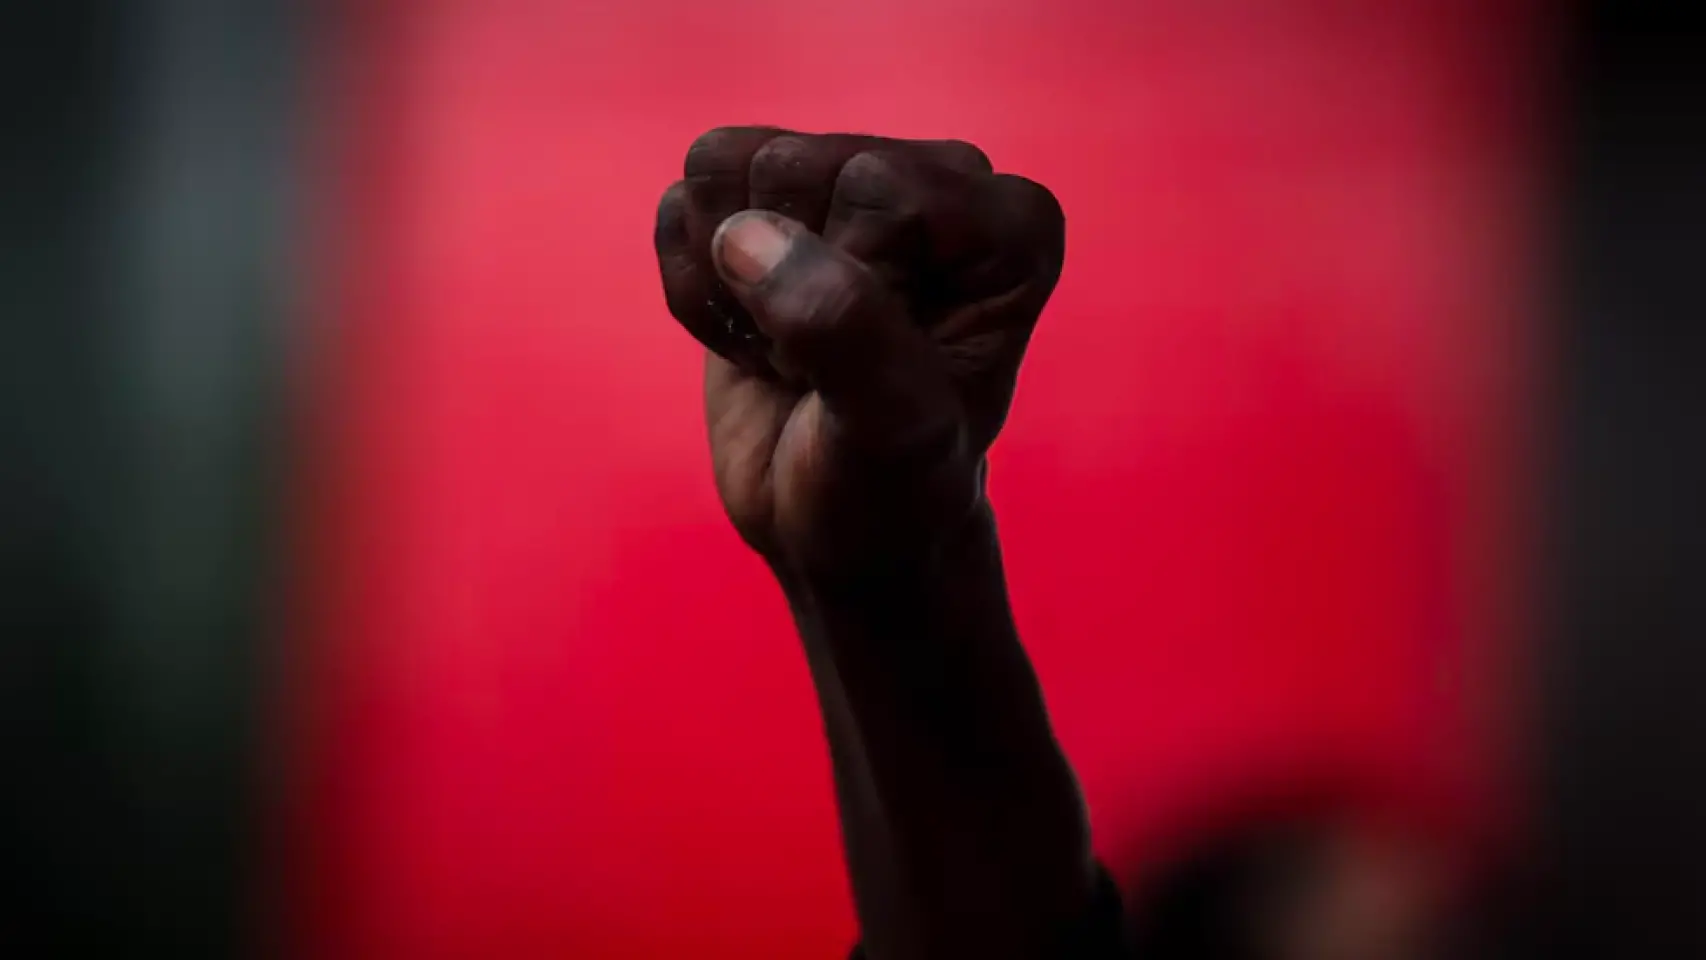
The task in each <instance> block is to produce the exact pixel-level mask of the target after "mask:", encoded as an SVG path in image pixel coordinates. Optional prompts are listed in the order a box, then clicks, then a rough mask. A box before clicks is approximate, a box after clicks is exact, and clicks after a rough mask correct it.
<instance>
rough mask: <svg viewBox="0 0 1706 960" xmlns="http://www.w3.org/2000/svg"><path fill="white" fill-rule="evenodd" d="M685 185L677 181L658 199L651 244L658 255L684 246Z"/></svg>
mask: <svg viewBox="0 0 1706 960" xmlns="http://www.w3.org/2000/svg"><path fill="white" fill-rule="evenodd" d="M687 209H688V198H687V184H686V183H684V182H682V181H677V182H675V183H673V184H671V185H670V187H669V189H667V190H665V191H664V192H663V196H662V197H661V198H659V199H658V209H657V219H656V221H655V224H656V226H655V228H654V229H653V232H652V242H653V244H654V245H655V246H656V247H657V250H658V252H659V253H663V252H665V251H672V250H676V249H679V248H681V247H683V246H685V245H686V244H687V242H688V239H687V238H688V234H687Z"/></svg>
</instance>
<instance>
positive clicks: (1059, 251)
mask: <svg viewBox="0 0 1706 960" xmlns="http://www.w3.org/2000/svg"><path fill="white" fill-rule="evenodd" d="M997 181H998V182H999V184H1000V188H1001V189H1000V193H1001V200H1002V208H1003V212H1004V214H1005V218H1006V219H1007V220H1008V224H1009V229H1010V230H1011V231H1012V232H1013V233H1014V234H1015V239H1016V240H1022V241H1024V242H1025V243H1026V245H1027V246H1029V247H1031V248H1032V249H1033V250H1035V251H1037V252H1038V253H1039V254H1040V255H1043V256H1045V257H1047V258H1049V259H1051V260H1059V259H1060V258H1061V257H1062V256H1064V255H1065V247H1066V212H1065V210H1064V209H1062V207H1061V205H1060V200H1059V199H1058V198H1056V197H1055V195H1054V192H1053V191H1051V190H1049V189H1048V188H1047V187H1045V186H1043V185H1042V184H1040V183H1037V182H1036V181H1034V180H1027V179H1025V178H1024V177H1018V176H1011V175H1004V176H1000V177H997Z"/></svg>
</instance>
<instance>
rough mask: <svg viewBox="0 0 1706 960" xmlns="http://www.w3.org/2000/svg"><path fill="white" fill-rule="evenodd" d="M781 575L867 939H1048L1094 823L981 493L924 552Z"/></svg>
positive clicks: (924, 945) (906, 954) (1011, 945)
mask: <svg viewBox="0 0 1706 960" xmlns="http://www.w3.org/2000/svg"><path fill="white" fill-rule="evenodd" d="M778 576H779V579H780V580H781V582H782V584H783V587H784V589H785V591H786V592H787V594H788V599H789V602H790V605H791V607H792V609H793V611H794V616H795V619H796V622H797V623H798V625H799V630H800V634H801V638H802V640H803V641H804V644H805V649H806V655H807V659H808V662H809V664H810V667H811V672H812V676H813V679H814V682H815V683H816V685H817V690H818V696H819V700H820V703H821V705H822V709H823V715H824V723H825V728H826V732H827V735H828V738H829V743H830V751H831V758H832V764H833V769H834V774H835V783H836V792H837V801H838V804H839V807H840V813H841V822H842V830H843V841H844V844H845V847H846V855H847V861H848V868H849V872H850V874H851V879H852V886H853V892H854V898H855V902H856V905H857V910H858V914H859V919H860V924H861V927H862V934H863V937H864V940H865V947H866V951H867V954H868V955H869V956H870V957H871V958H872V960H901V958H919V957H932V958H933V957H943V956H955V957H958V956H976V957H979V958H982V957H1008V956H1011V957H1015V958H1018V957H1032V956H1048V955H1051V954H1050V952H1049V951H1050V949H1051V944H1052V942H1053V939H1054V938H1055V937H1057V936H1059V935H1061V934H1062V931H1063V930H1065V929H1066V928H1068V927H1070V925H1071V924H1072V923H1073V922H1074V921H1075V920H1076V919H1077V918H1078V916H1079V915H1080V913H1081V912H1082V911H1083V910H1084V908H1085V905H1086V904H1087V902H1088V901H1089V898H1090V891H1091V887H1092V876H1093V873H1092V864H1091V860H1090V854H1089V841H1088V828H1087V825H1086V818H1085V813H1084V808H1083V804H1082V801H1081V799H1080V796H1079V793H1078V788H1077V784H1076V782H1075V780H1074V777H1073V775H1072V771H1071V768H1070V767H1069V765H1068V764H1067V762H1066V759H1065V757H1064V756H1063V755H1062V753H1061V751H1060V749H1059V747H1058V745H1057V744H1056V742H1055V740H1054V736H1053V733H1052V731H1051V730H1050V727H1049V722H1048V717H1047V713H1046V711H1045V709H1044V705H1043V698H1042V695H1041V691H1040V690H1039V688H1038V685H1037V681H1036V677H1035V674H1034V673H1033V671H1032V669H1031V665H1030V663H1029V661H1028V659H1027V658H1026V656H1025V652H1024V649H1023V647H1022V646H1021V645H1020V642H1019V638H1018V634H1017V631H1016V630H1015V628H1014V625H1013V621H1012V616H1011V612H1010V609H1009V606H1008V601H1007V593H1006V585H1005V582H1004V577H1003V573H1002V568H1001V557H1000V547H999V543H998V541H997V538H996V533H995V526H994V517H993V515H992V513H991V512H990V511H989V510H988V508H987V506H985V507H983V508H981V509H979V510H978V511H977V512H976V514H975V515H974V516H973V517H972V518H971V519H970V520H969V521H968V524H967V527H966V529H965V531H964V533H963V535H961V536H959V537H956V538H955V541H954V542H953V543H951V544H950V545H949V546H948V548H946V549H945V550H943V551H942V552H941V553H940V554H939V555H938V556H936V557H934V558H933V559H931V560H930V561H920V562H918V563H915V564H913V565H911V566H909V567H904V568H899V569H896V568H892V567H891V568H889V569H887V570H886V571H885V572H883V573H881V574H877V575H865V576H860V577H856V578H848V577H824V576H810V575H804V574H800V573H797V572H792V571H786V570H779V571H778Z"/></svg>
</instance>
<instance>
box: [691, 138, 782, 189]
mask: <svg viewBox="0 0 1706 960" xmlns="http://www.w3.org/2000/svg"><path fill="white" fill-rule="evenodd" d="M775 134H776V131H773V130H770V129H768V128H765V127H717V128H715V129H713V130H708V131H706V132H705V133H702V134H700V135H699V137H698V139H696V140H694V141H693V145H692V146H690V147H688V148H687V159H686V160H685V161H684V162H683V164H682V167H683V173H684V175H685V176H686V178H687V179H689V180H695V179H705V178H720V177H732V176H743V175H745V173H746V168H747V163H748V161H749V159H750V157H751V156H752V151H754V150H756V149H757V148H758V147H760V146H762V145H763V143H764V141H765V140H768V139H769V138H771V137H773V136H774V135H775Z"/></svg>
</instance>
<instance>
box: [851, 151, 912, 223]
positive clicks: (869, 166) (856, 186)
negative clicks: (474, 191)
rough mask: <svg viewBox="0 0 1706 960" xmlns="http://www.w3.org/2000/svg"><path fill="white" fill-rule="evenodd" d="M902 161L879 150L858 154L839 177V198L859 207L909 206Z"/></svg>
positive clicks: (894, 207)
mask: <svg viewBox="0 0 1706 960" xmlns="http://www.w3.org/2000/svg"><path fill="white" fill-rule="evenodd" d="M903 180H904V178H903V176H902V174H901V170H900V167H899V165H898V164H896V163H895V162H894V160H892V159H891V158H890V157H889V156H887V155H886V154H883V153H879V152H876V151H869V150H868V151H865V152H863V153H858V154H854V155H853V156H852V157H851V158H849V159H848V161H847V162H846V163H844V164H842V166H841V172H840V173H839V174H837V175H836V178H835V199H836V202H837V203H838V204H840V205H842V206H844V207H848V208H851V209H856V210H893V209H896V208H899V207H904V206H905V198H906V193H907V191H906V190H905V187H904V183H903Z"/></svg>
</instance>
